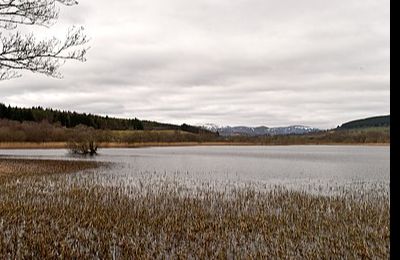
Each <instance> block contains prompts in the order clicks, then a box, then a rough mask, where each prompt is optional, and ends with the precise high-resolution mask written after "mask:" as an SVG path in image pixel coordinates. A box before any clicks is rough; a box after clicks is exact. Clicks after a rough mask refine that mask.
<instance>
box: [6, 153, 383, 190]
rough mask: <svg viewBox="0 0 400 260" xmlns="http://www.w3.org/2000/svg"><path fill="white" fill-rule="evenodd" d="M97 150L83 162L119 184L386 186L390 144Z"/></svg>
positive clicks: (63, 156) (57, 156)
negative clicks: (153, 180)
mask: <svg viewBox="0 0 400 260" xmlns="http://www.w3.org/2000/svg"><path fill="white" fill-rule="evenodd" d="M99 153H100V154H99V155H98V156H97V157H95V159H91V158H87V160H99V161H107V162H113V163H114V164H113V166H112V167H110V168H107V169H103V170H102V171H101V175H102V176H112V178H113V179H115V180H117V181H119V182H120V183H133V182H135V180H136V179H137V178H138V177H143V176H153V177H154V175H157V174H158V175H161V176H164V177H171V178H175V179H177V180H179V181H181V182H185V183H189V184H191V185H196V183H201V182H211V183H219V184H224V185H225V184H227V183H228V184H239V185H240V184H247V183H256V184H262V185H270V184H279V185H285V186H288V187H291V188H301V189H311V188H313V189H315V188H318V187H319V188H320V189H324V188H329V189H332V187H339V186H352V187H360V188H363V187H365V186H371V185H381V186H383V187H387V188H389V183H390V147H389V146H204V147H165V148H138V149H101V150H100V151H99ZM0 154H1V155H7V156H13V157H14V156H17V157H30V158H50V159H60V158H61V159H74V158H73V157H71V156H69V155H68V153H67V151H66V150H0ZM310 187H311V188H310Z"/></svg>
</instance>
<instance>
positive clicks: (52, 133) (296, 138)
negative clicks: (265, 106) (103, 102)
mask: <svg viewBox="0 0 400 260" xmlns="http://www.w3.org/2000/svg"><path fill="white" fill-rule="evenodd" d="M88 135H90V136H91V138H95V140H96V141H97V142H115V143H129V144H135V143H179V142H198V143H202V142H220V143H227V144H229V143H232V144H233V143H246V144H254V145H293V144H298V145H301V144H338V143H343V144H362V143H390V129H389V128H388V127H377V128H367V129H355V130H340V131H338V130H329V131H320V132H317V133H310V134H304V135H280V136H278V135H276V136H260V137H248V136H232V137H222V136H218V135H216V134H210V133H208V132H200V133H197V134H196V133H190V132H187V131H182V130H180V129H177V130H134V131H132V130H130V131H129V130H124V131H115V130H107V129H97V130H96V129H94V128H92V127H87V126H84V125H78V126H75V127H74V128H65V127H61V126H60V125H55V124H50V123H48V122H46V121H42V122H40V123H37V122H29V121H24V122H18V121H11V120H6V119H0V142H38V143H39V142H69V141H71V140H77V139H78V140H79V139H82V138H83V139H85V138H86V137H87V136H88Z"/></svg>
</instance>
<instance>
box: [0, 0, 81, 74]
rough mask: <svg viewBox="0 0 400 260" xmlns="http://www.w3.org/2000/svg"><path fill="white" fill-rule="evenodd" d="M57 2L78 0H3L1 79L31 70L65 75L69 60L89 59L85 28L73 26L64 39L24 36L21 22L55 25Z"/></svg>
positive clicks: (0, 12)
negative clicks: (63, 67)
mask: <svg viewBox="0 0 400 260" xmlns="http://www.w3.org/2000/svg"><path fill="white" fill-rule="evenodd" d="M57 3H60V4H63V5H66V6H71V5H75V4H77V1H75V0H0V28H3V30H4V31H3V32H0V80H4V79H10V78H15V77H18V76H20V74H19V72H18V71H22V70H27V71H32V72H37V73H42V74H45V75H47V76H52V77H61V74H60V73H59V68H60V66H61V65H63V64H64V63H65V61H66V60H78V61H85V54H86V52H87V50H88V47H87V46H86V44H87V43H88V38H87V37H86V35H85V34H84V33H83V27H73V28H72V29H70V30H69V31H68V33H67V35H66V38H65V39H64V40H63V41H60V40H58V39H56V38H52V39H50V40H40V41H38V40H37V39H36V38H35V36H34V35H33V34H29V35H21V34H20V33H19V32H18V31H16V28H17V27H18V26H19V25H40V26H51V25H52V24H53V22H54V21H55V20H57V18H58V13H59V10H58V8H57V6H56V4H57Z"/></svg>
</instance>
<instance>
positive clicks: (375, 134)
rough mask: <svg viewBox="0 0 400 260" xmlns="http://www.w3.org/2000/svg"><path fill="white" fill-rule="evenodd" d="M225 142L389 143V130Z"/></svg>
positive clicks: (297, 143) (330, 132)
mask: <svg viewBox="0 0 400 260" xmlns="http://www.w3.org/2000/svg"><path fill="white" fill-rule="evenodd" d="M226 141H230V142H249V143H256V144H260V145H303V144H368V143H390V128H389V127H374V128H363V129H350V130H327V131H320V132H317V133H309V134H303V135H295V134H293V135H275V136H259V137H244V136H235V137H231V138H227V139H226Z"/></svg>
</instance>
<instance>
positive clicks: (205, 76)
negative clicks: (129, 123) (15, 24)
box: [0, 0, 390, 129]
mask: <svg viewBox="0 0 400 260" xmlns="http://www.w3.org/2000/svg"><path fill="white" fill-rule="evenodd" d="M73 25H82V26H84V27H85V33H86V34H87V35H88V36H89V38H90V43H89V45H90V50H89V52H88V54H87V56H86V58H87V61H86V62H83V63H81V62H75V61H69V62H67V63H66V64H65V65H64V66H63V67H62V69H61V72H62V74H63V78H62V79H54V78H49V77H46V76H44V75H40V74H33V73H30V72H27V73H23V76H22V77H21V78H18V79H12V80H7V81H0V102H2V103H5V104H11V105H12V106H15V105H17V106H23V107H31V106H39V105H40V106H43V107H51V108H56V109H63V110H71V111H72V110H73V111H78V112H86V113H95V114H100V115H109V116H116V117H124V118H132V117H137V118H139V119H145V120H154V121H160V122H167V123H175V124H182V123H189V124H195V125H199V124H205V123H214V124H217V125H231V126H237V125H246V126H260V125H265V126H269V127H276V126H288V125H294V124H296V125H297V124H300V125H307V126H312V127H318V128H323V129H328V128H333V127H336V126H337V125H340V124H342V123H344V122H346V121H349V120H353V119H359V118H364V117H369V116H376V115H384V114H389V113H390V1H389V0H363V1H360V0H336V1H326V0H303V1H298V0H280V1H273V0H218V1H216V0H191V1H187V0H169V1H162V0H158V1H156V0H118V1H109V0H96V1H93V0H81V1H80V2H79V5H76V6H73V7H63V6H60V18H59V20H58V21H57V23H56V24H55V25H54V26H52V27H51V28H37V27H34V28H32V27H28V28H23V29H22V30H31V31H33V32H34V33H36V34H37V35H38V36H42V37H50V36H51V35H55V36H57V37H58V38H60V39H62V37H63V35H65V32H66V31H67V30H68V28H70V27H71V26H73Z"/></svg>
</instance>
